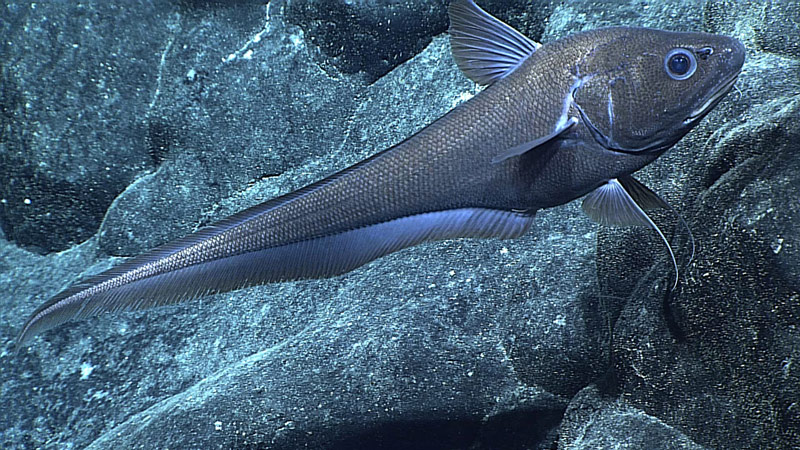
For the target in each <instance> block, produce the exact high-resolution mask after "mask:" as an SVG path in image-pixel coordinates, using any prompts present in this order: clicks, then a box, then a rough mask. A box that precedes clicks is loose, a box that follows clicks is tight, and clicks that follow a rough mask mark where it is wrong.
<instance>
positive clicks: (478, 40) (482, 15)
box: [448, 0, 541, 85]
mask: <svg viewBox="0 0 800 450" xmlns="http://www.w3.org/2000/svg"><path fill="white" fill-rule="evenodd" d="M448 12H449V15H450V46H451V47H452V51H453V58H454V59H455V60H456V64H458V67H459V69H461V71H462V72H464V75H466V76H467V77H469V79H470V80H472V81H474V82H476V83H478V84H482V85H488V84H491V83H493V82H495V81H497V80H498V79H500V78H503V77H505V76H506V75H508V74H509V73H511V72H513V71H514V69H516V68H517V67H519V66H520V64H522V62H523V61H525V59H527V58H528V57H529V56H530V55H532V54H533V52H535V51H536V49H537V48H539V47H540V46H541V44H538V43H536V42H533V41H532V40H530V39H528V38H526V37H525V36H523V35H522V34H521V33H520V32H519V31H517V30H515V29H513V28H511V27H510V26H508V25H506V24H505V23H503V22H502V21H500V20H499V19H497V18H496V17H494V16H492V15H490V14H489V13H487V12H486V11H484V10H482V9H481V8H480V7H478V5H476V4H475V2H473V1H472V0H452V1H451V2H450V9H449V11H448Z"/></svg>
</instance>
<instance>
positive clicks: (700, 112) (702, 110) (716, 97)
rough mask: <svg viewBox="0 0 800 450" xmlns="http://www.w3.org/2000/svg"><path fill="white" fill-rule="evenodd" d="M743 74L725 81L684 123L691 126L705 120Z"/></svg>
mask: <svg viewBox="0 0 800 450" xmlns="http://www.w3.org/2000/svg"><path fill="white" fill-rule="evenodd" d="M740 73H741V72H736V73H734V74H733V75H731V76H730V77H729V78H728V79H727V80H725V81H723V82H722V84H721V85H720V87H719V89H717V90H716V91H714V92H713V93H712V94H711V95H710V96H709V97H708V99H706V101H705V102H703V104H702V105H700V107H699V108H697V109H695V110H694V111H692V113H691V114H689V117H687V118H686V120H684V121H683V123H686V124H689V123H692V122H694V121H696V120H699V119H701V118H703V117H704V116H705V115H706V114H708V113H709V112H710V111H711V110H712V109H714V107H715V106H717V104H718V103H719V102H720V101H721V100H722V98H723V97H725V95H727V94H728V92H730V91H731V89H733V85H734V84H736V80H738V79H739V74H740Z"/></svg>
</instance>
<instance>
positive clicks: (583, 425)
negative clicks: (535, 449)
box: [558, 385, 704, 450]
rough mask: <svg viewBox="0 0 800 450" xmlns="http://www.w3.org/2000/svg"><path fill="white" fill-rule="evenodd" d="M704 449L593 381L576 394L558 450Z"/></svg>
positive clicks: (561, 431)
mask: <svg viewBox="0 0 800 450" xmlns="http://www.w3.org/2000/svg"><path fill="white" fill-rule="evenodd" d="M619 446H624V447H625V448H637V449H638V448H640V449H645V448H646V449H651V450H673V449H674V450H677V449H682V450H683V449H691V450H701V449H703V448H704V447H702V446H700V445H697V444H696V443H694V442H692V441H691V440H690V439H689V438H688V437H687V436H686V435H685V434H683V433H681V432H680V431H678V430H676V429H675V428H673V427H671V426H669V425H667V424H666V423H664V422H662V421H660V420H658V419H657V418H656V417H653V416H650V415H647V414H646V413H645V412H644V411H641V410H638V409H636V408H632V407H631V406H629V405H627V404H626V403H625V402H623V401H620V400H616V401H615V400H609V399H604V398H603V397H602V396H601V395H600V391H599V389H598V388H597V387H596V386H594V385H590V386H587V387H586V388H584V389H583V390H582V391H581V392H579V393H578V395H576V396H575V397H574V398H573V399H572V401H571V402H570V404H569V406H568V407H567V411H566V413H565V414H564V420H563V422H562V424H561V427H560V428H559V441H558V448H559V450H582V449H587V450H588V449H598V448H616V447H619Z"/></svg>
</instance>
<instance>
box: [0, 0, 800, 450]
mask: <svg viewBox="0 0 800 450" xmlns="http://www.w3.org/2000/svg"><path fill="white" fill-rule="evenodd" d="M287 3H288V5H289V6H288V7H286V8H284V5H286V4H287ZM773 3H775V4H776V5H777V3H778V2H773ZM55 5H56V4H55V3H47V2H37V3H36V6H35V7H34V6H33V4H32V3H29V2H14V1H10V2H6V5H5V7H4V9H2V10H0V19H1V20H0V30H2V34H3V36H4V39H3V42H2V44H0V48H2V55H1V56H2V58H0V67H2V78H1V79H0V83H2V84H0V106H1V107H2V108H0V112H1V113H2V114H0V125H2V126H0V301H2V302H3V308H2V309H0V311H1V312H0V336H2V341H0V342H2V348H0V386H2V390H0V396H2V404H3V408H1V411H0V447H3V448H34V447H43V448H64V447H70V446H71V447H74V448H84V447H87V446H88V447H90V448H168V447H169V448H178V447H189V448H278V449H293V448H302V447H304V446H305V447H309V448H321V447H322V448H341V449H345V448H355V447H358V446H361V448H421V449H425V448H430V449H440V448H486V449H489V448H543V449H544V448H554V447H558V448H564V449H578V448H597V447H614V446H619V447H623V446H624V447H625V448H648V449H652V448H665V449H666V448H692V449H694V448H764V447H770V448H787V449H788V448H792V445H794V444H796V442H800V425H798V424H800V406H798V405H800V371H798V361H800V352H799V351H798V349H800V331H799V330H798V326H800V294H798V289H800V282H798V281H797V280H798V274H800V265H799V264H798V263H797V261H798V260H799V259H798V248H800V242H798V238H797V236H800V230H798V223H800V222H799V221H798V219H800V217H798V210H799V209H798V200H797V199H798V198H800V197H799V195H800V189H798V186H800V180H799V179H798V176H800V175H798V174H800V171H799V170H798V169H800V148H799V147H798V144H797V143H798V142H800V76H798V74H800V62H798V60H797V59H796V58H797V54H796V53H795V52H794V47H792V43H791V41H790V40H786V39H784V37H785V36H784V35H785V33H786V31H785V30H786V27H790V26H791V23H792V19H791V18H792V17H797V14H798V6H797V5H796V4H795V3H793V2H785V4H782V6H781V7H780V11H779V12H780V14H778V12H777V11H776V12H774V13H770V14H773V15H774V16H775V17H780V18H781V20H780V21H778V22H774V23H773V22H770V21H767V20H765V19H764V16H763V15H759V14H761V13H764V11H765V10H764V9H763V8H761V9H759V8H756V7H754V6H753V4H743V3H741V2H687V3H683V2H681V3H675V2H663V3H659V2H645V3H642V2H634V3H630V2H620V3H619V4H614V5H612V6H611V7H610V6H609V4H608V3H607V2H593V1H588V0H587V1H574V2H563V4H562V2H548V5H549V6H547V7H546V8H541V9H536V10H533V9H532V8H529V9H528V10H525V9H524V8H522V7H520V6H519V4H518V3H517V2H512V1H510V0H502V1H501V0H498V1H494V2H487V4H486V5H485V6H486V7H487V9H488V10H490V11H492V12H493V13H496V14H498V15H499V16H501V17H503V18H504V19H506V20H508V21H509V22H510V23H511V24H513V25H514V26H516V27H518V28H519V29H522V30H525V31H526V33H528V34H529V35H531V36H532V37H534V38H537V39H538V38H541V40H543V41H549V40H553V39H556V38H558V37H560V36H563V35H566V34H568V33H571V32H575V31H579V30H583V29H589V28H595V27H598V26H607V25H642V26H657V27H661V28H667V29H706V30H711V31H715V32H719V33H724V34H729V35H733V36H736V37H738V38H740V39H741V40H742V41H743V42H745V44H746V46H747V48H748V52H749V54H748V61H747V64H746V66H745V69H744V73H743V74H742V76H741V78H740V81H739V83H738V91H735V92H732V93H731V94H730V95H729V98H728V99H727V100H726V101H724V102H723V103H722V104H720V105H719V106H718V107H717V109H716V110H715V111H714V112H713V113H712V114H711V115H709V117H707V118H706V119H705V121H704V123H703V124H701V126H700V127H698V129H696V130H695V131H693V132H692V133H691V134H690V135H689V136H687V138H685V139H684V140H683V141H681V142H680V143H679V145H678V146H676V147H675V148H674V149H672V150H670V152H668V153H667V154H666V155H665V156H663V157H662V158H661V159H659V160H658V161H657V162H656V163H654V164H653V165H651V166H650V167H648V168H647V169H646V170H644V171H643V173H642V174H640V175H638V178H639V179H641V180H642V181H644V182H645V183H646V184H648V185H649V186H650V187H652V188H653V189H654V190H656V191H657V192H659V193H660V194H662V195H663V196H664V197H665V198H666V199H667V200H668V201H669V202H670V203H671V204H672V205H673V206H674V207H675V208H676V210H678V211H679V212H680V213H681V214H683V216H684V219H685V220H686V222H687V223H688V225H689V227H690V228H691V230H692V231H693V233H694V238H695V240H696V242H697V252H696V254H695V256H694V259H693V260H692V261H691V263H690V264H689V265H688V266H687V267H685V268H683V269H682V271H683V274H684V278H683V279H682V282H681V284H680V286H679V288H678V289H677V290H676V291H675V292H673V293H666V294H665V292H667V289H666V288H667V287H668V285H669V283H670V282H671V279H672V278H671V277H672V273H671V265H670V264H669V263H668V261H667V259H666V257H665V251H664V250H663V247H662V245H661V243H660V242H659V241H658V239H657V238H656V237H655V236H653V235H652V234H651V233H649V232H648V231H646V230H641V229H610V228H606V227H597V226H596V225H594V224H592V223H591V222H590V221H589V220H588V219H587V218H585V217H584V216H583V215H582V214H581V212H580V208H579V206H578V205H577V203H575V204H570V205H566V206H564V207H560V208H555V209H552V210H548V211H543V212H541V213H540V214H538V215H537V221H536V225H535V227H534V228H533V229H532V230H531V232H530V233H528V234H527V235H526V236H524V237H522V238H520V239H517V240H514V241H493V240H488V241H479V240H457V241H447V242H442V243H436V244H429V245H423V246H420V247H417V248H414V249H408V250H405V251H402V252H399V253H397V254H393V255H390V256H388V257H385V258H382V259H380V260H379V261H376V262H374V263H372V264H369V265H367V266H365V267H363V268H362V269H359V270H357V271H354V272H352V273H349V274H347V275H344V276H341V277H337V278H335V279H331V280H321V281H304V282H295V283H283V284H276V285H269V286H261V287H256V288H251V289H246V290H242V291H238V292H233V293H228V294H223V295H218V296H215V297H210V298H206V299H202V300H198V301H194V302H190V303H186V304H182V305H177V306H173V307H168V308H161V309H155V310H151V311H146V312H142V313H133V314H118V315H113V316H104V317H101V318H97V319H94V320H87V321H82V322H74V323H70V324H67V325H65V326H62V327H60V328H58V329H57V330H54V331H51V332H48V333H45V334H44V335H43V336H42V337H41V338H37V339H36V340H35V341H34V342H33V343H32V344H31V345H30V347H28V348H24V349H22V350H21V351H20V352H19V353H15V352H14V349H13V340H14V337H15V335H16V332H17V331H18V330H19V328H20V326H21V324H22V322H23V320H24V318H25V317H26V316H27V315H28V314H29V313H30V312H31V311H32V310H33V309H34V308H35V307H36V306H37V305H38V303H40V302H42V301H44V300H45V299H46V298H47V297H48V296H50V295H52V294H55V293H56V292H57V291H59V290H60V289H62V288H64V287H65V286H67V285H69V284H71V283H72V282H74V281H76V280H78V279H79V278H81V277H82V276H84V275H88V274H90V273H96V272H99V271H102V270H104V269H106V268H108V267H109V266H110V265H111V264H113V263H114V262H115V259H114V258H113V256H128V255H133V254H136V253H137V252H140V251H142V250H144V249H147V248H149V247H152V246H154V245H157V244H159V243H162V242H164V241H166V240H168V239H170V238H174V237H177V236H180V235H182V234H185V233H186V232H189V231H191V230H193V229H196V228H197V227H199V226H202V225H204V224H206V223H209V222H212V221H214V220H217V219H219V218H222V217H224V216H226V215H228V214H230V213H232V212H235V211H238V210H240V209H242V208H244V207H247V206H250V205H253V204H256V203H258V202H260V201H263V200H266V199H268V198H271V197H274V196H275V195H278V194H281V193H285V192H289V191H291V190H293V189H296V188H299V187H302V186H303V185H305V184H307V183H309V182H312V181H315V180H317V179H319V178H321V177H323V176H325V175H327V174H330V173H332V172H333V171H335V170H338V169H340V168H343V167H346V166H348V165H350V164H352V163H354V162H357V161H359V160H361V159H363V158H364V157H366V156H368V155H370V154H373V153H374V152H376V151H378V150H381V149H383V148H385V147H387V146H389V145H391V144H393V143H396V142H398V141H400V140H402V139H403V138H405V137H406V136H408V135H410V134H412V133H413V132H415V131H416V130H418V129H420V128H421V127H423V126H424V125H425V124H427V123H429V122H430V121H432V120H433V119H435V118H436V117H439V116H440V115H442V114H443V113H444V112H446V111H447V110H449V109H450V108H452V107H453V106H454V105H456V104H458V103H459V102H461V101H463V100H464V99H465V98H468V97H469V96H471V95H474V94H475V93H476V92H477V90H476V88H475V86H474V85H473V84H472V83H470V82H469V81H468V80H466V79H465V78H464V77H463V76H462V75H461V74H459V73H458V70H457V68H456V67H455V64H454V63H453V62H452V59H451V58H450V56H449V48H448V42H447V36H446V35H445V34H442V35H438V33H440V32H441V31H442V30H443V29H444V26H445V22H443V21H444V20H446V19H445V16H444V11H445V9H444V6H443V4H442V3H440V2H436V1H431V0H419V1H416V2H414V1H410V0H404V1H396V2H394V1H393V2H345V1H332V2H320V1H314V0H306V1H299V0H292V1H288V2H286V1H283V0H282V1H278V0H273V2H272V4H271V5H270V6H269V7H265V6H264V5H263V4H261V3H260V2H256V1H246V2H236V3H230V2H224V1H211V0H180V1H173V2H169V1H166V0H165V1H156V2H139V3H134V2H124V3H120V2H100V1H98V2H89V3H81V4H77V3H76V4H71V3H70V4H68V3H62V4H59V6H55ZM770 8H773V9H774V8H777V6H774V7H773V6H770ZM420 11H422V12H424V13H422V12H420ZM322 16H325V17H324V18H323V17H322ZM387 18H392V20H393V21H394V20H397V22H396V23H395V25H392V26H393V27H394V26H397V27H399V28H391V27H389V28H387V27H388V21H387ZM422 18H424V20H422ZM734 19H735V20H734ZM416 21H419V26H418V27H415V26H412V23H416ZM387 30H388V32H387ZM387 33H388V34H387ZM6 36H8V38H5V37H6ZM351 36H352V39H351V38H350V37H351ZM397 37H402V38H403V39H396V38H397ZM372 39H374V41H373V40H372ZM395 41H396V42H397V45H398V47H392V46H388V45H387V44H386V43H387V42H395ZM371 42H374V43H375V44H374V45H375V47H374V50H375V52H372V53H371V52H370V50H371V49H370V48H369V47H370V45H373V44H371ZM339 48H344V49H345V50H343V51H339V50H336V49H339ZM337 52H338V53H337ZM776 73H781V74H782V75H781V76H775V74H776ZM26 199H27V200H28V201H26ZM657 219H658V220H659V221H660V222H661V223H663V224H664V225H665V230H668V231H673V233H672V234H673V237H672V242H673V245H674V247H675V248H676V251H677V254H678V256H679V257H680V258H681V261H682V262H683V263H686V262H687V261H689V257H690V254H691V246H690V244H689V239H688V238H687V234H686V232H685V229H684V228H682V226H681V225H680V223H679V221H677V220H675V219H674V217H672V216H671V215H670V214H662V215H658V217H657ZM595 244H596V250H595ZM62 250H65V251H62ZM656 444H658V445H662V444H663V446H662V447H654V445H656Z"/></svg>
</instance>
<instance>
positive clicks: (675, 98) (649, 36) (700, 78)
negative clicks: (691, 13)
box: [573, 28, 720, 153]
mask: <svg viewBox="0 0 800 450" xmlns="http://www.w3.org/2000/svg"><path fill="white" fill-rule="evenodd" d="M695 36H696V37H697V38H696V39H693V38H694V37H695ZM705 36H708V35H704V34H701V33H672V32H667V31H653V30H651V31H649V32H648V33H643V32H642V30H641V29H637V28H631V29H626V30H624V31H623V32H621V33H618V34H616V35H615V36H614V37H613V38H611V39H609V40H606V41H604V42H600V43H598V45H597V46H595V47H594V48H593V49H592V51H591V52H589V53H588V54H587V56H586V57H584V58H583V59H582V60H581V61H579V62H578V63H577V64H576V65H575V67H574V69H573V71H574V72H573V75H574V76H575V77H576V79H578V80H579V83H578V85H577V87H576V89H575V90H574V92H573V97H574V99H575V106H576V107H577V109H578V111H579V113H580V115H581V120H582V121H583V122H584V123H585V124H586V126H587V127H588V128H589V130H590V131H591V132H592V135H593V136H594V138H595V139H596V140H597V141H598V142H599V143H600V144H601V145H603V146H604V147H606V148H608V149H610V150H615V151H620V152H627V153H636V152H658V151H662V150H665V149H667V148H669V147H670V146H672V145H674V144H675V143H676V142H677V141H678V140H679V139H680V138H681V137H683V136H684V135H685V134H686V133H687V132H688V131H689V130H690V129H691V127H692V126H694V125H695V124H696V121H694V120H689V119H690V118H691V116H692V112H693V111H695V110H696V109H697V107H698V105H701V104H702V103H703V102H702V100H703V98H704V96H705V95H707V94H708V92H709V91H714V90H715V88H716V86H715V83H718V82H719V79H718V78H716V77H715V75H717V74H719V73H720V72H719V71H717V70H715V69H716V67H714V65H715V61H714V59H713V58H709V56H710V55H711V54H712V53H713V47H712V46H711V45H706V44H705V43H704V42H703V41H704V40H705V39H704V38H705Z"/></svg>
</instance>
